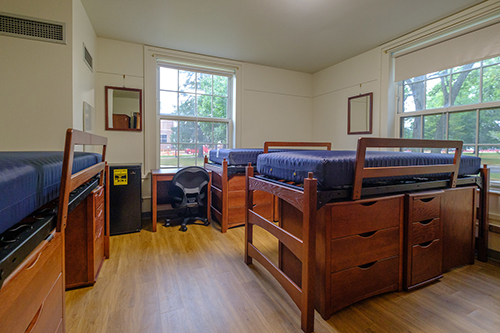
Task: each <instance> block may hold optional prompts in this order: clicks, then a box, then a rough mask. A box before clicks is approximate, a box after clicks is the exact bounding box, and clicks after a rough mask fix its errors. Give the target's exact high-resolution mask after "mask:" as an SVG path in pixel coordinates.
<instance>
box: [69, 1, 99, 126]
mask: <svg viewBox="0 0 500 333" xmlns="http://www.w3.org/2000/svg"><path fill="white" fill-rule="evenodd" d="M96 40H97V36H96V34H95V31H94V28H93V27H92V24H91V23H90V20H89V18H88V16H87V12H86V11H85V8H83V5H82V3H81V1H80V0H73V128H75V129H79V130H83V102H87V103H88V104H89V105H91V106H92V107H94V108H95V101H94V96H95V75H94V72H93V71H91V70H90V68H89V67H88V66H87V64H86V63H85V62H84V61H83V44H85V46H86V47H87V50H88V51H89V53H90V55H91V56H92V58H93V59H94V61H95V58H96ZM94 116H95V114H94ZM94 122H95V119H94ZM91 132H92V131H91Z"/></svg>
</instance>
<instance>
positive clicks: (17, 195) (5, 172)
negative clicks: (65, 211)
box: [0, 151, 102, 234]
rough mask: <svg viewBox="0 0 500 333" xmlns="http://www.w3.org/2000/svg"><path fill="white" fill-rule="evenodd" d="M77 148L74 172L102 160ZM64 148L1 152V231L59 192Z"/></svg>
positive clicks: (98, 156)
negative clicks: (50, 150) (58, 149)
mask: <svg viewBox="0 0 500 333" xmlns="http://www.w3.org/2000/svg"><path fill="white" fill-rule="evenodd" d="M101 158H102V157H101V155H100V154H95V153H82V152H75V155H74V161H73V173H75V172H78V171H81V170H83V169H85V168H87V167H89V166H91V165H94V164H96V163H99V162H100V161H101ZM62 161H63V152H41V151H37V152H0V194H1V195H0V234H1V233H3V232H4V231H5V230H7V229H9V228H10V227H12V226H13V225H14V224H16V223H17V222H19V221H20V220H22V219H23V218H25V217H26V216H28V215H29V214H31V213H32V212H33V211H35V210H36V209H38V208H40V207H41V206H43V205H44V204H46V203H48V202H49V201H51V200H53V199H55V198H57V197H58V196H59V187H60V183H61V173H62Z"/></svg>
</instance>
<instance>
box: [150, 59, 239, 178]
mask: <svg viewBox="0 0 500 333" xmlns="http://www.w3.org/2000/svg"><path fill="white" fill-rule="evenodd" d="M160 67H165V68H173V69H178V70H185V71H193V72H197V73H204V74H211V75H218V76H225V77H228V92H227V94H228V96H227V99H228V100H227V106H228V108H227V113H226V115H227V117H226V118H214V117H199V116H196V115H195V116H181V115H164V114H160V98H159V93H160V91H161V90H160V74H159V72H160ZM156 73H157V74H156V78H157V80H156V94H157V98H156V101H157V105H156V115H157V119H156V125H157V145H156V146H157V150H156V156H157V161H158V163H157V167H159V168H162V167H161V157H160V156H161V155H160V153H161V134H160V131H161V129H160V123H161V120H172V121H195V122H198V121H200V122H211V123H226V124H227V143H226V144H227V147H228V148H232V147H233V144H232V143H233V141H234V138H233V133H234V124H233V114H234V109H233V108H234V104H235V103H234V86H235V84H234V81H235V74H234V73H232V74H231V73H230V72H228V71H218V70H214V69H211V68H207V67H203V66H190V65H184V64H182V65H179V64H175V63H170V62H168V61H157V66H156ZM196 89H198V88H196ZM195 94H196V92H195ZM212 96H214V95H212ZM195 103H197V100H196V102H195ZM195 135H197V131H196V132H195ZM195 141H196V143H194V145H197V144H198V143H197V138H196V140H195ZM177 144H179V145H180V144H182V143H180V142H178V143H177ZM198 166H201V167H203V166H202V165H198ZM179 167H180V166H179V157H177V166H172V167H163V169H169V168H179Z"/></svg>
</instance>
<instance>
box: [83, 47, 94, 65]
mask: <svg viewBox="0 0 500 333" xmlns="http://www.w3.org/2000/svg"><path fill="white" fill-rule="evenodd" d="M83 61H84V62H85V63H86V64H87V66H89V68H90V71H91V72H93V71H94V67H93V60H92V56H91V55H90V52H89V50H87V47H86V46H85V44H83Z"/></svg>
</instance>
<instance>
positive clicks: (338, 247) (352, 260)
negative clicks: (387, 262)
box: [331, 227, 400, 272]
mask: <svg viewBox="0 0 500 333" xmlns="http://www.w3.org/2000/svg"><path fill="white" fill-rule="evenodd" d="M399 243H400V240H399V228H398V227H393V228H389V229H383V230H378V231H375V232H370V233H366V234H361V235H355V236H348V237H343V238H338V239H334V240H332V256H331V257H332V267H331V268H332V269H331V271H332V272H337V271H340V270H343V269H346V268H351V267H355V266H359V265H362V264H366V263H369V262H374V261H377V260H380V259H384V258H389V257H392V256H397V255H398V254H399Z"/></svg>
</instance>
